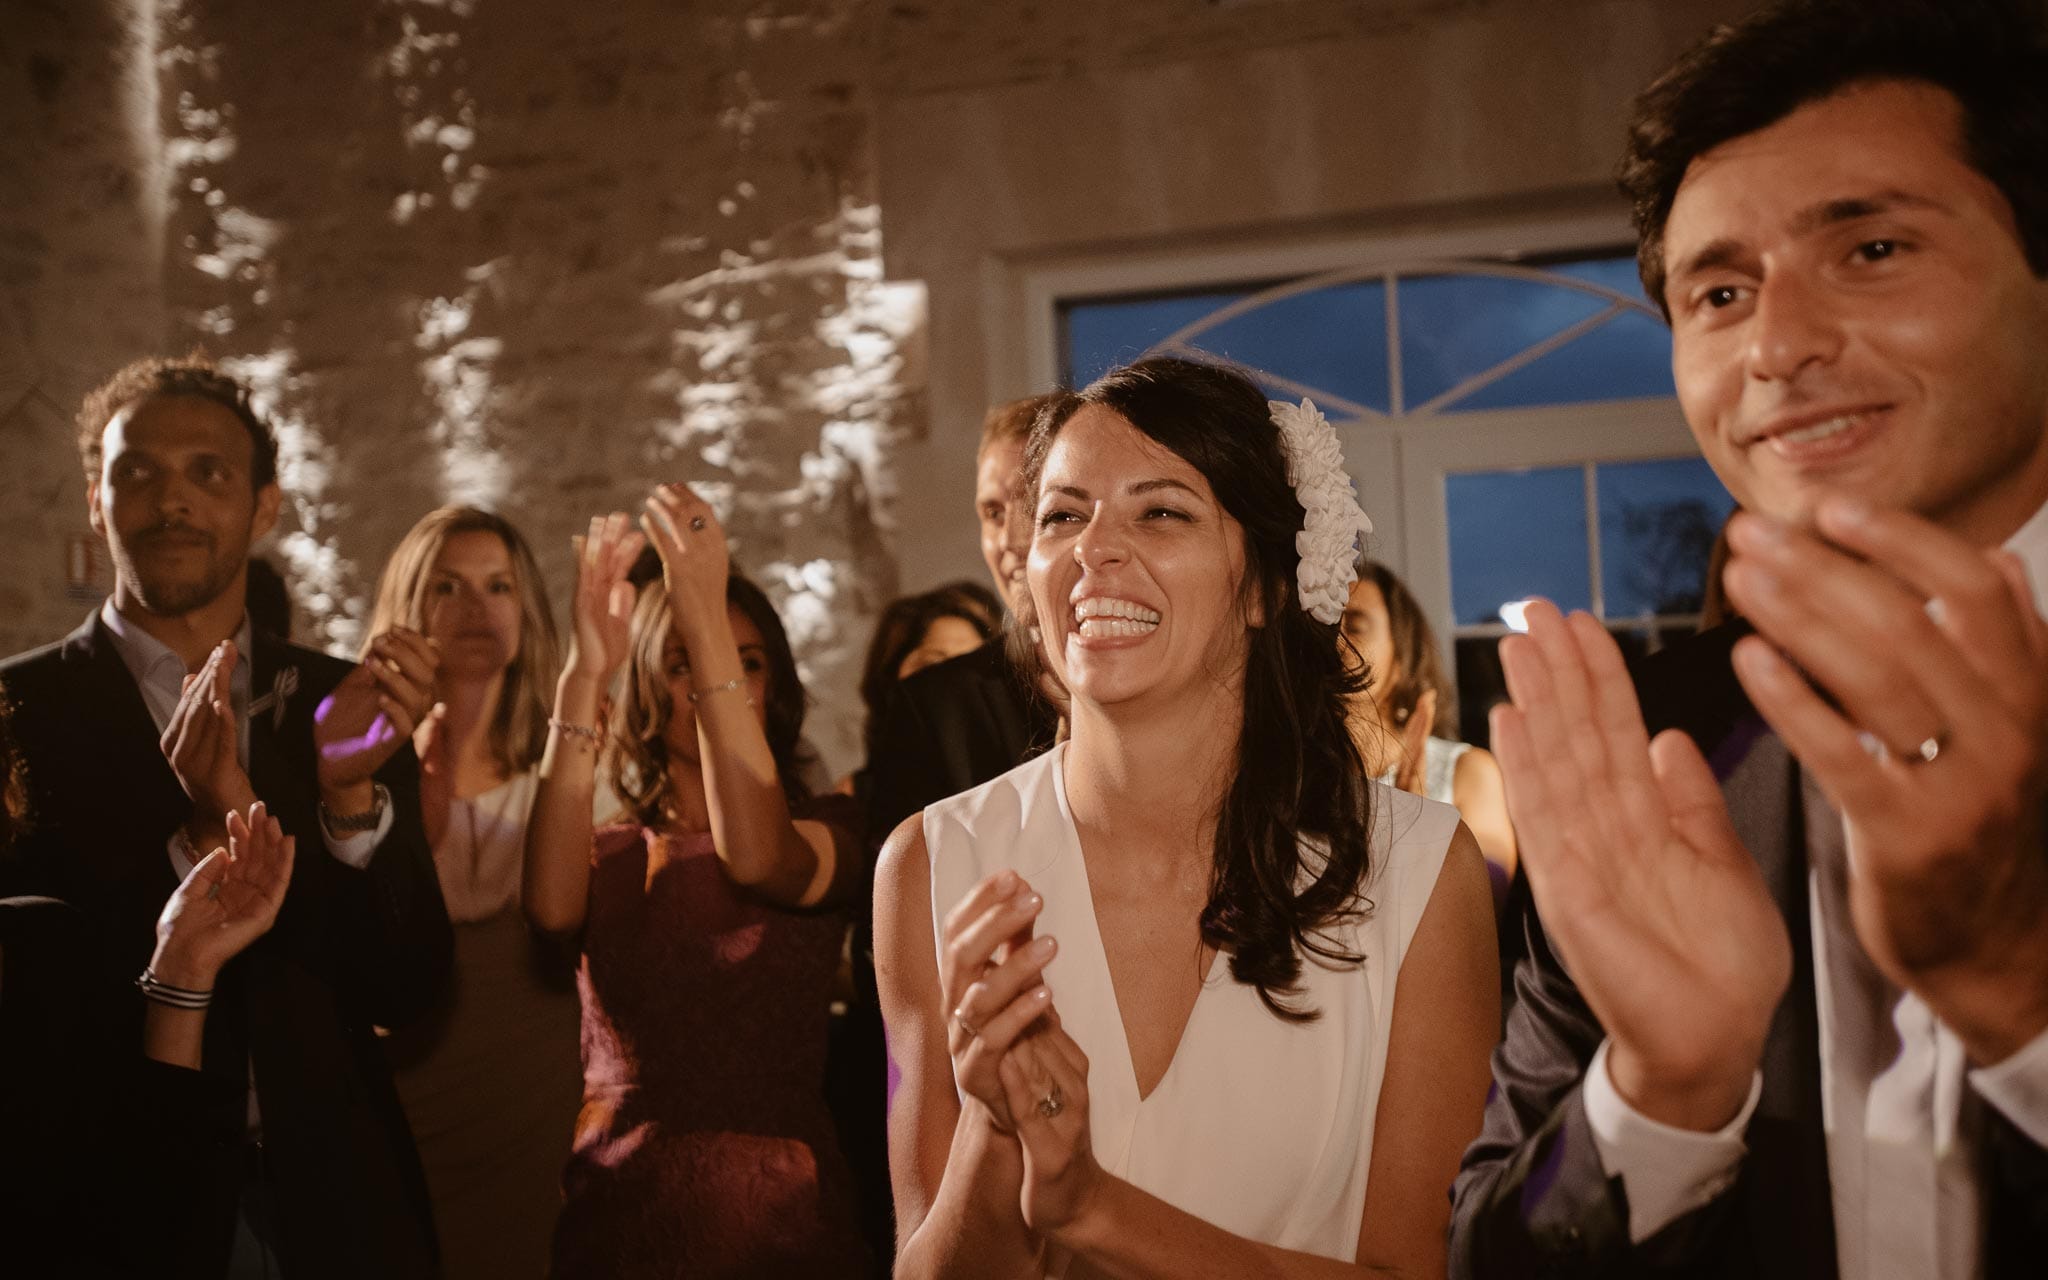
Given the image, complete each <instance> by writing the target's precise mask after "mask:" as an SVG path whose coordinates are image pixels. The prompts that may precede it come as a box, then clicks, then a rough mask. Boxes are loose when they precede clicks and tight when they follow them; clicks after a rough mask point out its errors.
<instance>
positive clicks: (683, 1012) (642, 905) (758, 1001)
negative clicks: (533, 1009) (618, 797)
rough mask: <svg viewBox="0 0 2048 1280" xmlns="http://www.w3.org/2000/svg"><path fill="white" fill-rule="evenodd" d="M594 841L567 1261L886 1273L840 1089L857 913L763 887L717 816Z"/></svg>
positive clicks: (644, 1268)
mask: <svg viewBox="0 0 2048 1280" xmlns="http://www.w3.org/2000/svg"><path fill="white" fill-rule="evenodd" d="M807 816H813V815H807ZM814 816H818V817H823V816H824V815H823V814H822V813H817V814H815V815H814ZM835 816H836V815H835ZM592 845H593V848H592V866H591V877H590V908H589V916H588V919H587V920H586V922H585V925H584V940H583V959H582V964H581V967H580V969H579V971H578V973H577V986H578V989H579V991H580V993H581V995H582V997H583V1107H582V1112H581V1114H580V1115H579V1116H578V1117H577V1121H576V1138H575V1143H574V1146H573V1148H572V1150H571V1152H570V1155H569V1164H568V1168H567V1169H566V1171H565V1172H564V1174H563V1178H562V1185H563V1191H564V1193H565V1195H566V1199H567V1202H566V1203H565V1205H564V1206H563V1209H562V1216H561V1220H560V1222H559V1224H558V1225H557V1227H556V1232H555V1247H554V1260H555V1271H554V1274H555V1275H556V1276H557V1277H558V1278H560V1280H580V1278H581V1277H593V1278H595V1277H607V1278H618V1280H639V1278H642V1277H647V1278H652V1277H664V1278H666V1277H682V1276H687V1277H691V1278H692V1280H700V1278H709V1277H742V1276H747V1277H752V1276H815V1277H821V1278H825V1277H837V1276H870V1275H873V1274H875V1270H876V1268H875V1263H874V1260H873V1259H872V1257H871V1256H870V1255H869V1253H868V1251H867V1248H866V1246H865V1244H864V1243H863V1241H862V1238H861V1235H860V1231H859V1229H858V1226H857V1221H856V1217H855V1208H854V1195H853V1185H852V1177H851V1174H850V1173H849V1172H848V1169H847V1164H846V1161H845V1159H844V1157H843V1156H842V1155H841V1153H840V1150H839V1144H838V1140H837V1138H836V1137H835V1136H834V1131H833V1123H832V1115H831V1113H830V1111H829V1110H828V1109H827V1108H826V1104H825V1099H824V1095H823V1092H822V1088H823V1080H824V1073H825V1036H826V1026H827V1023H826V1017H827V1012H828V1002H829V1000H830V998H831V996H830V988H831V982H832V977H833V973H834V970H835V969H836V967H837V965H838V963H839V956H840V946H841V940H842V938H843V936H844V934H845V931H846V918H845V916H844V915H843V914H842V913H839V912H834V911H792V910H788V909H785V908H781V907H776V906H772V905H769V904H768V903H765V902H763V901H761V900H760V899H757V898H754V897H751V896H749V895H748V894H746V893H744V892H743V891H742V890H740V889H739V888H737V887H736V886H734V885H733V884H732V882H731V881H730V880H728V879H727V878H726V876H725V874H724V872H723V870H722V869H721V867H720V865H719V861H718V855H717V853H716V852H715V851H714V850H713V848H712V843H711V836H710V835H709V834H708V833H697V834H691V835H680V836H665V835H660V834H657V833H656V832H654V831H651V830H649V829H647V828H645V827H640V826H631V825H626V826H613V827H606V828H604V829H602V830H600V831H598V832H597V834H596V836H595V838H594V840H593V841H592Z"/></svg>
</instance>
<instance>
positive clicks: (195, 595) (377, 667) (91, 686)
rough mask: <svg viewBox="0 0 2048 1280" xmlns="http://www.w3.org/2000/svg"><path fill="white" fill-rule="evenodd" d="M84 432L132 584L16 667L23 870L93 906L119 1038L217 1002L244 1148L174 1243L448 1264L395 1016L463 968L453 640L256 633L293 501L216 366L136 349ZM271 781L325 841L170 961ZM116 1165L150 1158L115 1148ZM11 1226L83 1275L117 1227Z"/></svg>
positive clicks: (304, 832) (173, 1250) (92, 922)
mask: <svg viewBox="0 0 2048 1280" xmlns="http://www.w3.org/2000/svg"><path fill="white" fill-rule="evenodd" d="M79 443H80V450H81V454H82V457H83V461H84V464H85V468H86V475H87V485H88V491H89V500H90V503H91V518H92V524H93V528H94V529H95V531H97V532H98V533H100V535H101V536H102V537H104V538H105V539H106V540H107V543H108V546H109V548H110V550H111V551H112V555H113V561H114V565H115V587H114V593H113V596H112V597H111V598H110V599H109V600H108V601H107V602H106V604H105V605H104V606H103V607H101V608H100V609H97V610H95V611H94V613H93V614H92V616H91V617H89V618H88V619H87V620H86V622H85V624H84V625H83V626H81V627H80V628H79V629H78V630H77V631H75V632H73V633H72V634H71V635H70V636H69V637H67V638H65V639H64V640H62V641H60V642H58V643H57V644H54V645H51V646H48V647H46V648H43V649H40V650H37V651H35V652H33V653H28V654H24V655H21V656H18V657H15V658H12V659H9V660H8V661H7V662H6V663H4V664H0V685H4V687H5V689H6V691H7V696H8V697H9V698H10V699H11V700H12V702H13V703H14V707H15V721H14V731H15V735H16V738H17V741H18V743H19V747H20V751H21V756H22V760H23V762H24V764H25V765H26V768H27V774H28V783H29V790H30V818H31V822H32V824H33V831H32V834H31V837H30V839H29V841H28V842H27V844H26V847H25V848H23V849H21V850H18V851H17V856H15V857H14V858H12V859H11V860H10V861H9V863H8V865H7V867H6V871H5V876H4V880H5V883H4V884H0V892H5V893H24V892H28V893H43V894H47V895H49V896H51V897H54V898H58V899H61V900H63V901H64V902H67V903H69V904H70V905H71V906H72V907H73V908H74V909H75V910H76V911H77V912H78V913H79V915H80V916H81V917H82V918H83V920H84V921H85V922H86V927H87V930H86V931H87V934H88V936H89V938H90V940H91V946H90V947H89V954H90V956H91V960H90V963H91V964H92V966H93V969H94V971H93V972H92V973H91V975H90V983H89V985H88V986H87V987H86V989H87V990H88V991H89V992H90V993H91V999H93V1000H94V1001H95V1002H97V1003H100V1004H101V1005H103V1008H104V1012H105V1014H106V1017H107V1019H108V1020H109V1022H110V1023H111V1024H112V1025H114V1026H115V1027H117V1028H119V1029H120V1034H117V1035H115V1036H113V1037H111V1043H114V1044H116V1045H122V1046H132V1047H133V1048H134V1051H135V1052H136V1053H140V1046H141V1026H142V1009H143V1001H144V999H161V1000H166V1001H185V1002H186V1003H185V1004H184V1005H182V1006H181V1007H191V1004H190V1002H191V1001H194V1000H198V999H202V998H203V999H205V1000H206V1001H207V1002H209V1003H210V1013H209V1016H208V1017H207V1019H206V1030H205V1047H204V1054H203V1059H202V1067H201V1070H202V1071H203V1072H204V1073H206V1074H207V1075H209V1076H213V1077H217V1078H218V1079H220V1080H222V1081H225V1082H230V1083H231V1085H232V1086H233V1087H231V1088H228V1089H226V1090H221V1091H216V1092H215V1093H214V1094H213V1095H211V1096H215V1097H225V1098H227V1099H228V1100H229V1105H227V1106H224V1107H221V1108H220V1114H218V1115H215V1116H211V1117H208V1124H207V1131H208V1132H209V1133H211V1134H212V1135H213V1137H212V1140H213V1141H214V1142H215V1143H216V1144H218V1145H219V1146H220V1147H221V1148H223V1149H226V1150H232V1151H237V1152H239V1158H236V1159H229V1160H222V1161H215V1162H213V1163H212V1164H210V1165H209V1166H208V1167H210V1168H212V1169H215V1170H217V1171H218V1177H217V1178H216V1179H215V1182H216V1185H213V1186H210V1187H208V1188H205V1189H203V1190H202V1191H201V1192H200V1193H199V1194H198V1195H197V1197H196V1199H197V1200H198V1201H199V1202H201V1203H203V1204H204V1206H205V1210H204V1212H203V1213H202V1214H201V1220H200V1221H197V1222H194V1223H191V1224H189V1225H190V1229H189V1231H188V1232H187V1233H186V1235H185V1236H184V1237H183V1238H181V1239H180V1240H178V1241H174V1242H165V1248H164V1252H163V1256H161V1257H160V1258H159V1261H160V1263H161V1265H162V1266H163V1268H164V1270H165V1273H166V1274H178V1275H213V1276H218V1275H226V1274H237V1275H239V1274H244V1273H254V1274H265V1273H266V1269H267V1274H272V1275H277V1274H282V1275H283V1276H285V1277H288V1278H293V1280H296V1278H297V1277H308V1276H336V1277H341V1276H362V1275H380V1276H426V1275H431V1274H433V1273H434V1271H435V1269H436V1262H435V1245H434V1233H433V1225H432V1221H431V1217H430V1212H429V1209H428V1205H427V1199H426V1195H425V1186H424V1182H423V1179H422V1176H421V1173H420V1168H419V1162H418V1158H417V1156H416V1155H415V1153H414V1151H413V1147H412V1140H411V1136H410V1134H409V1133H408V1131H407V1129H406V1125H405V1120H404V1116H403V1114H402V1113H401V1111H400V1110H399V1106H398V1101H397V1097H396V1095H395V1093H394V1092H393V1090H392V1087H391V1082H390V1080H389V1077H388V1075H387V1074H386V1072H385V1068H384V1065H383V1061H384V1059H383V1055H382V1054H381V1053H380V1052H379V1050H378V1046H377V1044H376V1041H375V1030H374V1029H375V1027H377V1026H379V1025H384V1026H390V1025H396V1024H399V1023H401V1022H403V1021H406V1020H407V1019H409V1018H410V1017H411V1016H412V1015H413V1014H414V1013H415V1012H417V1011H419V1010H420V1009H422V1008H423V1007H425V1006H426V1005H427V1003H428V1002H429V1001H430V1000H431V999H432V997H433V994H434V992H435V990H436V988H437V986H438V985H439V983H440V982H441V981H442V979H443V978H444V977H445V975H446V973H447V969H448V964H449V956H450V946H451V939H450V932H449V925H448V921H447V915H446V912H445V911H444V909H443V906H442V902H441V894H440V888H439V883H438V881H437V879H436V877H435V873H434V868H433V863H432V860H431V856H430V854H429V852H428V849H427V845H426V840H425V836H424V833H423V831H422V829H421V825H420V814H419V799H418V791H419V787H418V768H417V764H416V762H415V760H414V758H413V755H412V748H411V745H410V741H409V739H410V734H411V731H412V729H413V727H414V725H415V724H416V722H417V720H418V719H419V717H420V716H422V715H424V714H425V713H426V711H427V709H428V707H429V706H430V705H431V702H432V687H433V675H434V669H435V666H436V663H437V658H436V654H435V651H434V649H433V647H432V646H431V645H430V644H429V643H428V642H427V641H425V640H424V639H422V638H421V637H418V636H415V635H410V634H404V633H393V634H391V635H387V636H384V637H380V638H379V640H378V641H377V642H376V644H375V645H374V646H373V650H372V657H371V659H370V661H369V662H367V663H366V664H364V665H363V666H360V667H358V666H353V665H351V664H349V663H347V662H343V661H341V660H339V659H335V658H330V657H328V656H326V655H325V654H321V653H318V652H315V651H312V650H309V649H301V648H298V647H295V646H292V645H290V644H287V643H285V642H284V641H283V640H281V639H278V638H275V637H271V636H267V635H262V634H252V631H251V628H250V625H249V622H248V619H247V615H246V613H245V612H244V607H243V602H244V595H245V588H244V581H245V576H246V571H247V563H248V554H249V547H250V544H251V543H252V542H253V541H255V540H256V539H257V538H260V537H261V536H262V535H263V534H264V533H265V532H267V531H268V530H269V528H270V527H271V525H272V524H273V523H274V522H275V520H276V518H277V512H278V506H279V503H280V500H281V494H280V491H279V488H278V485H277V479H276V463H277V444H276V440H275V437H274V436H273V435H272V434H271V432H270V430H269V428H268V427H267V425H266V424H265V423H264V422H263V421H262V420H261V418H260V417H258V415H257V414H256V413H255V412H254V411H253V410H252V409H251V407H250V405H249V401H248V396H247V393H246V390H245V389H244V388H243V387H241V386H240V385H239V384H237V383H236V382H234V381H233V380H232V379H231V378H228V377H227V376H225V375H223V374H222V373H221V372H220V371H219V370H217V369H215V368H214V367H213V366H211V365H210V364H208V363H207V362H205V361H203V360H197V359H192V360H179V361H161V360H159V361H144V362H141V363H139V364H137V365H132V366H130V367H129V368H127V369H124V370H122V371H121V372H120V373H119V374H117V375H116V376H115V377H114V379H113V380H112V381H110V382H109V383H108V384H107V385H106V386H105V387H103V388H101V389H100V390H99V391H98V392H95V393H94V395H93V396H91V397H89V398H88V399H87V402H86V405H85V407H84V409H83V410H82V411H81V414H80V441H79ZM259 798H260V799H261V800H262V801H263V802H264V803H265V804H266V805H267V806H268V808H269V810H270V812H271V813H273V814H275V815H276V816H277V817H278V818H279V819H280V820H281V821H282V823H283V825H284V827H285V829H286V831H287V832H289V833H290V834H292V835H294V836H296V837H297V838H298V843H299V848H300V850H301V852H300V855H299V857H298V859H297V862H296V865H295V866H294V869H293V872H292V877H291V884H290V888H289V891H288V893H287V895H286V897H285V900H284V904H283V907H282V910H281V912H280V914H279V916H278V919H277V924H276V927H275V928H274V929H273V930H272V931H271V932H270V933H269V934H267V935H266V936H264V937H263V938H262V939H261V940H260V941H258V942H257V943H256V944H255V945H253V946H251V947H250V948H249V949H248V950H247V951H246V952H244V953H243V954H242V955H240V956H238V957H236V958H235V959H234V960H233V961H231V962H230V963H229V964H228V965H227V967H226V968H224V969H223V970H221V972H220V973H219V975H218V978H217V980H215V981H214V982H213V983H212V985H211V987H210V989H209V990H206V991H200V990H199V989H198V986H197V985H196V984H197V981H198V980H197V979H186V980H185V981H181V979H182V978H185V975H180V974H160V973H153V972H151V971H149V970H148V969H147V968H146V966H147V965H148V963H149V960H150V955H151V951H152V948H153V946H154V941H155V939H154V937H153V926H154V924H155V921H156V919H157V916H158V913H159V912H160V911H161V910H162V908H163V905H164V902H165V900H166V899H167V898H168V897H169V895H170V893H171V891H172V890H173V889H174V888H175V887H176V886H177V885H178V883H179V881H180V879H181V878H182V877H183V876H184V875H185V873H186V872H187V871H189V869H190V868H191V866H192V865H193V863H194V862H196V861H197V860H198V859H200V858H202V857H204V856H205V854H206V853H207V852H208V851H210V850H212V849H213V848H215V847H216V846H219V845H223V844H225V843H226V840H225V834H226V832H225V820H226V815H227V814H228V813H229V812H231V811H237V810H239V811H246V810H247V808H248V806H249V805H250V804H251V803H253V802H254V801H255V800H257V799H259ZM138 975H141V976H140V977H138ZM9 1051H10V1052H15V1051H18V1050H17V1048H16V1047H13V1046H10V1049H9ZM108 1078H109V1079H119V1078H120V1074H119V1072H118V1071H115V1070H112V1069H110V1070H109V1072H108ZM108 1185H109V1186H110V1187H111V1186H116V1185H128V1181H127V1179H126V1177H125V1176H117V1175H116V1172H115V1171H111V1170H110V1171H109V1183H108ZM145 1185H146V1184H145ZM81 1190H82V1191H83V1192H84V1193H86V1194H90V1193H91V1192H92V1190H93V1188H91V1187H87V1188H82V1189H81ZM107 1209H108V1212H109V1214H117V1213H118V1206H117V1205H111V1204H110V1205H108V1206H107ZM109 1225H110V1239H112V1238H117V1237H118V1236H119V1231H118V1227H116V1226H115V1224H113V1223H111V1222H110V1224H109ZM6 1235H7V1238H8V1239H9V1241H10V1244H9V1251H10V1254H12V1255H13V1256H14V1259H15V1260H19V1258H20V1257H21V1253H20V1250H22V1249H27V1250H28V1251H29V1253H30V1255H31V1256H37V1255H40V1256H45V1257H54V1258H55V1259H56V1260H58V1262H59V1263H62V1262H63V1261H65V1260H66V1259H70V1260H73V1261H75V1262H76V1263H78V1264H80V1265H77V1266H75V1267H74V1268H73V1270H76V1271H78V1272H80V1273H83V1272H85V1271H87V1270H89V1269H90V1267H89V1266H88V1265H86V1264H87V1263H88V1262H89V1260H90V1259H91V1258H92V1257H93V1256H94V1254H95V1251H96V1249H97V1247H98V1245H97V1244H96V1242H94V1241H92V1240H49V1239H47V1238H39V1237H38V1236H37V1234H36V1225H35V1224H32V1223H31V1224H19V1225H18V1226H14V1227H10V1228H9V1229H8V1230H7V1232H6Z"/></svg>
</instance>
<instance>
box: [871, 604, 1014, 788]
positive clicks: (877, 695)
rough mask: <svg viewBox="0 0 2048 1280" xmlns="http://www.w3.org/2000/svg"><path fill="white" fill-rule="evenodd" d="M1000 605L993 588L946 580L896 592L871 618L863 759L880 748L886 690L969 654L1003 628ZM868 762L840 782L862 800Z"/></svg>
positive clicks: (890, 690) (873, 757)
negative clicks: (911, 591)
mask: <svg viewBox="0 0 2048 1280" xmlns="http://www.w3.org/2000/svg"><path fill="white" fill-rule="evenodd" d="M1002 626H1003V605H1002V601H1000V600H998V599H996V596H995V592H993V591H990V590H989V589H988V588H987V587H984V586H981V585H979V584H977V583H973V582H949V583H947V584H946V585H945V586H942V587H935V588H933V589H932V590H930V591H924V592H920V593H918V594H917V595H914V596H898V597H897V598H896V599H894V600H891V601H890V602H889V604H888V606H887V607H885V608H884V609H883V610H882V616H881V617H879V618H877V619H875V633H874V637H873V638H872V639H871V640H869V641H868V656H867V659H866V660H865V661H864V662H862V664H861V673H860V700H861V705H862V706H863V707H865V708H866V709H867V723H866V730H865V740H866V746H867V756H866V758H867V760H868V761H869V762H870V764H871V763H872V761H873V760H874V759H875V756H876V755H877V753H878V750H879V742H878V738H877V732H878V731H879V730H880V728H881V722H882V709H883V708H884V707H885V706H886V705H887V704H888V701H889V694H890V693H891V692H892V691H894V689H895V688H896V686H897V685H898V684H901V683H902V682H903V681H905V680H908V679H909V678H910V677H911V676H913V675H916V674H917V673H918V672H920V671H922V670H924V669H925V668H926V667H929V666H934V665H936V664H938V663H941V662H944V661H945V660H946V659H948V658H957V657H959V656H960V655H961V654H963V653H973V652H974V651H975V650H976V649H979V648H981V646H983V645H985V644H987V643H988V642H989V641H990V640H993V639H994V638H995V637H996V633H997V632H999V631H1001V630H1002ZM868 768H869V764H864V765H863V766H862V767H861V769H860V771H859V772H857V773H855V774H854V775H853V776H852V777H850V778H847V779H846V780H845V781H843V782H841V783H840V790H842V791H845V792H847V793H848V794H850V795H853V796H855V797H857V798H859V799H860V800H861V801H862V802H863V804H865V802H866V798H867V790H866V787H865V785H864V783H863V777H864V775H865V774H866V773H867V770H868Z"/></svg>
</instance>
